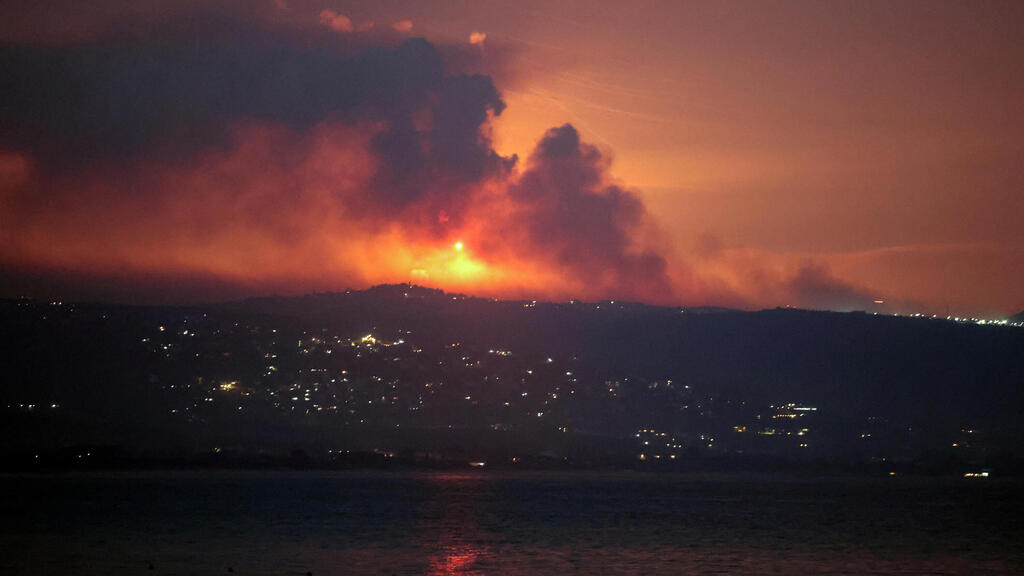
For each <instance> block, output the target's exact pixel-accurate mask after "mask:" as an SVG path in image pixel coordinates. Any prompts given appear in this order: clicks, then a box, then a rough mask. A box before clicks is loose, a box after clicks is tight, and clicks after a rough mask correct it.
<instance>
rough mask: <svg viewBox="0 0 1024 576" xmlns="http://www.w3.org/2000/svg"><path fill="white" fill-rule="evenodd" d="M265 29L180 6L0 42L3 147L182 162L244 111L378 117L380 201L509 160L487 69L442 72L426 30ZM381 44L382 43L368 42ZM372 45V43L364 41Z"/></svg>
mask: <svg viewBox="0 0 1024 576" xmlns="http://www.w3.org/2000/svg"><path fill="white" fill-rule="evenodd" d="M391 40H392V39H390V38H386V37H378V36H367V35H362V36H359V37H357V38H356V37H353V38H349V37H346V36H341V35H338V34H332V33H330V32H324V31H319V30H313V31H307V30H296V29H293V28H286V27H281V28H272V27H268V26H267V25H265V24H261V23H256V22H249V21H245V20H239V19H235V18H230V17H225V16H222V15H217V14H203V15H199V16H191V17H177V18H174V19H172V20H169V21H164V22H160V23H157V24H154V25H152V26H148V27H145V31H144V33H140V32H137V31H135V32H127V31H121V32H117V33H112V34H108V35H105V36H103V37H102V38H99V39H94V40H86V41H78V42H75V43H71V44H66V45H60V46H41V45H17V44H7V45H3V46H0V70H3V74H2V75H0V148H8V149H11V150H16V151H18V152H23V153H28V154H30V155H31V156H33V157H34V158H35V159H36V161H38V162H41V163H42V164H43V165H44V167H45V170H47V171H50V172H53V171H74V170H77V169H79V168H81V167H83V166H86V165H88V164H90V163H96V162H105V161H110V160H116V161H119V162H123V161H132V160H137V159H140V158H146V159H151V158H157V159H159V160H161V161H169V162H188V161H189V160H190V159H191V158H194V157H195V155H196V154H197V153H198V152H201V151H203V150H204V149H208V148H210V147H224V146H227V145H229V144H230V142H231V138H230V136H231V129H232V128H233V127H234V126H235V125H237V124H239V123H241V122H264V123H266V122H269V123H276V124H283V125H286V126H288V127H290V128H292V129H294V130H299V131H304V130H308V129H309V128H311V127H312V126H314V125H316V124H317V123H320V122H323V121H325V120H336V119H341V120H344V121H349V122H352V123H358V122H363V123H380V124H382V125H383V126H384V129H383V131H382V132H380V133H379V134H378V135H377V138H376V140H375V150H376V151H377V152H378V154H379V155H380V157H381V158H382V160H383V165H385V166H386V167H387V168H389V170H387V171H385V172H383V173H382V174H381V177H380V178H379V179H378V182H377V184H378V185H377V188H378V190H377V192H378V193H379V194H380V195H381V197H382V198H381V199H382V200H385V201H387V202H388V203H394V202H400V203H402V204H405V203H408V202H412V201H414V200H417V199H418V198H420V197H421V196H422V195H424V194H425V193H426V192H427V188H428V186H427V185H426V184H424V183H426V182H443V183H444V184H445V185H446V186H445V189H452V188H457V187H459V186H463V185H466V184H468V183H471V182H475V181H478V180H480V179H482V178H484V177H486V176H489V175H491V174H494V173H496V172H497V171H500V170H504V169H507V168H508V167H509V166H510V165H511V163H512V162H514V160H511V159H503V158H501V157H499V156H498V155H497V154H496V153H495V152H494V151H493V149H492V148H491V145H490V141H489V139H488V138H486V137H485V136H482V135H481V126H483V124H484V123H485V122H486V121H487V119H488V117H489V115H497V114H500V113H501V111H502V110H503V109H504V103H503V102H502V100H501V97H500V95H499V94H498V91H497V89H496V88H495V87H494V84H493V83H492V81H491V79H490V78H489V77H486V76H482V75H465V76H463V75H447V74H446V73H445V64H444V62H443V61H442V56H441V54H440V53H439V51H438V49H437V48H436V47H435V46H434V45H432V44H430V43H429V42H427V41H426V40H423V39H409V40H405V41H404V42H401V43H393V42H391ZM376 43H380V44H382V45H376ZM368 44H369V45H368Z"/></svg>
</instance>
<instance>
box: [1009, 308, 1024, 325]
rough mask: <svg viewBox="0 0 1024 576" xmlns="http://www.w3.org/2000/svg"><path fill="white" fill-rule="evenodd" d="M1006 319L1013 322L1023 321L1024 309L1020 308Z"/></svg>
mask: <svg viewBox="0 0 1024 576" xmlns="http://www.w3.org/2000/svg"><path fill="white" fill-rule="evenodd" d="M1008 320H1009V321H1010V322H1013V323H1014V324H1018V323H1020V322H1024V310H1021V311H1020V313H1018V314H1017V315H1015V316H1010V317H1009V318H1008Z"/></svg>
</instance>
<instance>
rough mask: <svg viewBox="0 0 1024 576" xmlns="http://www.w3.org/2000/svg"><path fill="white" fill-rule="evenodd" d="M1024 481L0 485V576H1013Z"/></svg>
mask: <svg viewBox="0 0 1024 576" xmlns="http://www.w3.org/2000/svg"><path fill="white" fill-rule="evenodd" d="M1022 487H1024V485H1022V484H1021V483H1019V482H1010V481H1000V480H999V479H995V478H987V479H975V480H968V479H947V480H936V479H914V478H899V477H897V478H871V479H863V478H862V479H849V478H824V479H822V478H818V479H806V478H792V477H777V476H758V477H750V476H687V475H659V474H642V473H626V472H617V473H609V474H602V473H506V472H481V473H465V474H453V473H426V472H396V473H390V472H375V473H333V472H235V471H225V472H145V473H106V474H100V473H96V474H60V475H31V476H16V475H11V476H0V574H11V575H13V574H33V575H35V574H53V575H57V574H85V575H91V574H103V575H131V574H146V575H156V574H281V575H287V574H294V575H303V574H307V573H312V574H314V575H327V574H381V575H391V574H395V575H412V574H417V575H421V574H432V575H442V574H443V575H465V576H469V575H474V576H475V575H485V574H493V575H544V574H558V575H560V574H607V575H624V574H666V575H667V574H1021V573H1024V496H1022V493H1021V488H1022Z"/></svg>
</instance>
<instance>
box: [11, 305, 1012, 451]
mask: <svg viewBox="0 0 1024 576" xmlns="http://www.w3.org/2000/svg"><path fill="white" fill-rule="evenodd" d="M0 317H2V320H3V325H4V326H5V327H6V328H5V330H4V332H3V333H2V334H0V345H2V347H0V355H2V358H0V360H2V361H3V365H4V366H5V370H6V378H5V379H4V381H3V387H2V389H0V394H2V401H3V404H2V405H3V406H4V407H5V408H4V409H5V410H6V414H5V418H4V425H3V426H4V428H3V430H0V431H2V432H3V438H4V440H3V443H2V444H0V448H2V449H3V450H4V451H5V452H7V453H8V454H22V455H26V454H29V453H36V452H39V451H47V453H50V454H64V455H65V456H66V455H67V454H69V453H70V452H68V451H69V450H71V452H74V450H76V449H75V448H74V447H75V446H83V445H89V446H94V447H101V446H102V447H106V449H110V450H114V451H115V452H117V453H118V454H122V455H127V456H126V457H128V456H131V457H138V456H147V457H155V456H161V457H172V456H173V457H185V458H194V457H196V456H197V455H204V454H205V455H209V454H211V453H213V454H217V455H220V454H222V453H225V452H226V453H231V454H236V455H239V457H243V458H248V457H252V456H253V455H264V456H267V455H281V454H292V453H296V451H300V452H301V453H302V454H305V455H308V456H309V457H310V458H312V459H313V460H314V461H317V462H320V461H323V460H324V459H326V460H327V461H335V460H337V454H338V453H344V454H352V453H360V454H367V455H373V454H377V455H380V454H385V455H388V454H389V455H391V456H388V457H389V458H391V457H397V456H394V455H395V454H399V455H404V456H403V457H405V458H406V459H411V460H416V459H417V458H420V459H422V458H426V459H428V460H429V459H431V458H437V459H441V460H459V459H465V458H469V457H486V458H487V459H489V460H491V461H492V462H493V461H507V462H512V461H513V460H512V459H513V458H515V459H516V460H515V461H516V462H519V461H521V460H522V459H523V458H527V459H529V458H533V459H540V460H541V461H561V462H569V463H574V464H578V465H583V466H590V465H596V464H602V465H605V464H615V465H624V464H626V463H632V464H630V465H635V464H636V463H637V460H647V459H649V458H654V457H657V458H658V459H660V458H661V457H662V456H664V458H665V459H667V460H672V461H673V462H684V461H685V462H687V463H690V464H693V463H695V462H707V461H708V459H712V460H716V461H721V460H722V459H725V460H728V461H731V462H736V461H743V462H747V461H759V462H760V461H764V460H766V459H767V460H771V461H790V462H793V461H797V462H832V463H836V462H845V463H850V462H853V463H859V464H858V465H865V466H867V465H872V463H874V464H877V463H879V462H894V461H902V462H906V463H913V462H921V461H925V462H929V463H930V464H928V465H929V466H939V467H944V468H949V467H956V466H959V465H963V466H966V465H969V464H970V465H975V464H978V465H980V464H983V463H991V461H992V460H993V459H996V460H999V459H1003V461H1005V459H1006V458H1016V457H1018V456H1021V455H1022V454H1021V448H1020V446H1022V445H1024V443H1022V442H1021V441H1022V440H1024V427H1022V424H1021V422H1020V419H1019V413H1020V411H1021V409H1022V408H1024V392H1022V389H1021V387H1020V385H1019V383H1020V382H1021V381H1022V376H1024V330H1022V329H1020V328H1017V327H1012V326H992V325H988V326H980V325H975V324H968V323H957V322H949V321H945V320H932V319H925V318H906V317H893V316H874V315H868V314H863V313H832V312H809V311H801V310H790V309H785V310H782V309H780V310H764V311H759V312H742V311H732V310H722V309H710V310H709V309H698V310H688V309H684V308H666V307H657V306H647V305H643V304H634V303H622V302H614V303H613V302H600V303H581V302H570V303H544V302H507V301H495V300H489V299H480V298H471V297H466V296H462V295H457V294H456V295H453V294H446V293H444V292H440V291H436V290H428V289H423V288H418V287H412V286H407V285H398V286H380V287H376V288H373V289H370V290H366V291H349V292H345V293H332V294H314V295H308V296H304V297H299V298H262V299H252V300H247V301H241V302H232V303H227V304H223V305H218V306H207V307H197V308H161V307H119V306H104V305H53V304H50V303H35V302H30V301H18V302H13V301H9V302H6V303H3V304H0ZM652 439H653V440H654V444H653V445H652V444H651V441H652ZM645 442H646V444H645ZM652 446H657V450H655V448H653V447H652ZM641 456H643V459H641V458H640V457H641ZM220 457H222V456H217V458H220ZM260 457H261V458H262V457H263V456H260ZM268 457H269V456H268ZM371 457H373V456H371ZM922 459H923V460H922ZM936 463H939V464H936ZM908 465H909V464H908Z"/></svg>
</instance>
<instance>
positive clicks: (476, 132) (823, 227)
mask: <svg viewBox="0 0 1024 576" xmlns="http://www.w3.org/2000/svg"><path fill="white" fill-rule="evenodd" d="M549 4H553V3H548V2H531V1H526V2H498V1H490V0H486V1H479V2H413V1H383V2H301V1H291V0H287V1H285V0H279V1H277V2H275V1H274V0H267V1H266V2H185V1H174V2H170V1H169V2H149V3H145V5H140V3H135V2H122V1H117V2H115V1H107V2H103V1H99V2H90V3H88V6H84V5H83V4H82V3H80V2H38V3H8V4H7V5H5V6H3V7H2V8H0V82H2V90H0V222H2V224H3V225H2V226H0V292H2V294H3V295H5V296H12V295H18V294H23V293H26V294H35V295H38V296H50V295H60V296H62V297H65V298H90V299H105V300H124V301H134V302H176V301H189V300H215V299H221V298H230V297H237V296H243V295H258V294H267V293H272V292H276V293H288V294H297V293H303V292H308V291H313V290H332V289H335V290H337V289H343V288H345V287H364V286H368V285H371V284H376V283H380V282H404V281H414V282H417V283H421V284H427V285H431V286H438V287H441V288H445V289H450V290H458V291H463V292H469V293H476V294H481V295H492V296H504V297H530V298H538V299H540V298H559V299H562V298H584V299H599V298H612V299H614V298H621V299H626V298H629V299H639V300H644V301H648V302H658V303H671V304H688V305H694V304H722V305H729V306H741V307H763V306H777V305H795V306H804V307H815V308H835V309H869V310H878V311H897V310H898V311H905V312H926V313H933V312H937V313H942V314H945V311H946V310H947V308H948V309H949V310H951V311H952V312H954V313H957V314H983V315H989V316H1002V315H1005V314H1009V313H1014V312H1017V311H1019V310H1020V309H1022V308H1024V291H1022V290H1021V289H1020V286H1022V285H1024V226H1021V225H1020V218H1021V216H1020V215H1021V214H1024V194H1021V189H1022V184H1024V168H1022V166H1024V162H1022V161H1024V146H1022V144H1021V142H1020V134H1024V121H1022V115H1021V112H1020V107H1019V103H1020V102H1021V101H1024V54H1022V48H1021V43H1020V41H1019V30H1021V29H1024V9H1022V8H1021V5H1020V4H1018V3H1012V2H1008V3H1000V2H984V3H947V2H931V1H929V2H910V1H908V2H899V3H891V2H806V3H805V2H777V3H767V2H751V3H743V2H740V3H732V2H717V3H711V4H705V3H681V2H660V1H654V2H636V3H628V4H627V3H621V2H601V1H597V2H594V1H591V2H574V1H568V2H559V3H556V4H557V6H550V5H549ZM875 300H884V301H885V304H882V305H879V304H875V303H874V301H875Z"/></svg>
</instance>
